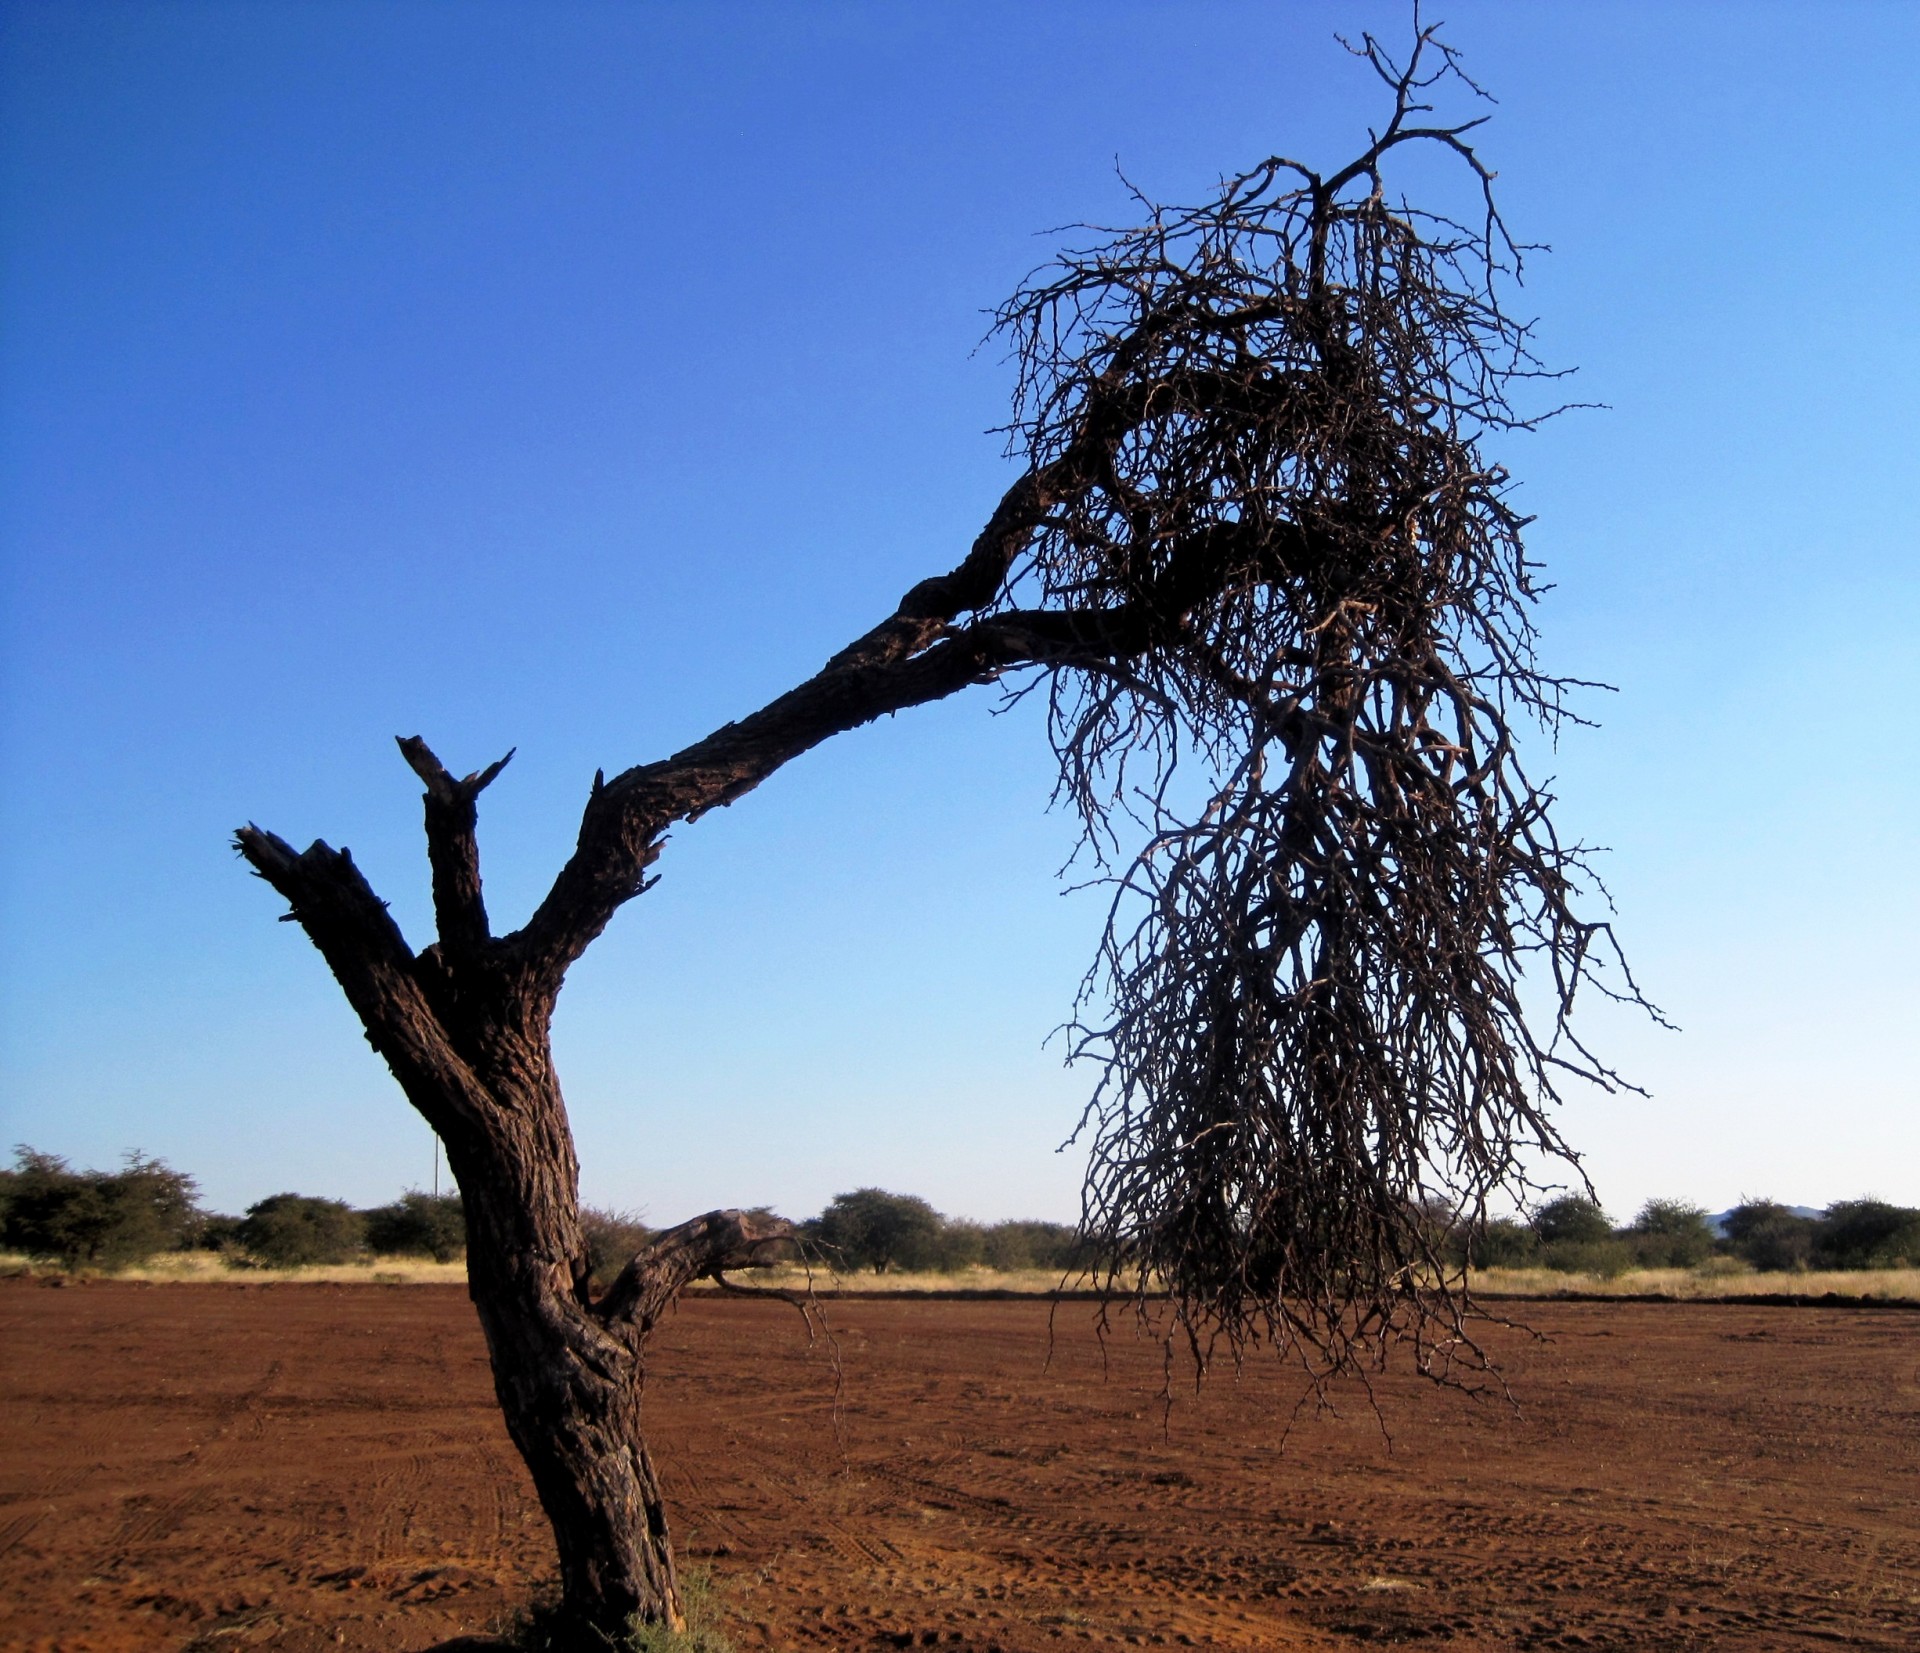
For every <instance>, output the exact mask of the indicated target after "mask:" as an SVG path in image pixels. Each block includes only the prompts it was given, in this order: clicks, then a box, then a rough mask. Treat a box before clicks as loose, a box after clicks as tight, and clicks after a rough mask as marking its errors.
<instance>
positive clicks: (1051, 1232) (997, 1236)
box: [981, 1222, 1093, 1273]
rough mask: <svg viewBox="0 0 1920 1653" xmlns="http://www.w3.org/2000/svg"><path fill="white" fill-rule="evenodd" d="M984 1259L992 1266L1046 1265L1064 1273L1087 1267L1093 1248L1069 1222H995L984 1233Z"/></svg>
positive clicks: (1022, 1266)
mask: <svg viewBox="0 0 1920 1653" xmlns="http://www.w3.org/2000/svg"><path fill="white" fill-rule="evenodd" d="M983 1238H984V1241H985V1244H984V1246H983V1248H982V1251H983V1254H982V1259H981V1260H982V1261H983V1262H985V1263H986V1265H987V1266H988V1267H989V1268H997V1269H1017V1268H1045V1269H1058V1270H1060V1271H1061V1272H1062V1273H1065V1272H1067V1271H1068V1270H1071V1269H1080V1268H1085V1267H1086V1266H1087V1265H1088V1264H1089V1263H1090V1262H1091V1261H1092V1259H1093V1247H1092V1246H1091V1245H1090V1244H1089V1243H1088V1242H1087V1241H1085V1240H1083V1239H1082V1238H1081V1237H1080V1231H1079V1230H1078V1229H1076V1228H1073V1227H1071V1226H1070V1225H1069V1224H1067V1223H1042V1222H1004V1223H995V1224H994V1225H993V1226H992V1227H991V1228H989V1229H987V1230H986V1232H985V1235H984V1236H983Z"/></svg>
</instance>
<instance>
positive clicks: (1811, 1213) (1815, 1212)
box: [1707, 1205, 1823, 1234]
mask: <svg viewBox="0 0 1920 1653" xmlns="http://www.w3.org/2000/svg"><path fill="white" fill-rule="evenodd" d="M1734 1209H1737V1208H1732V1207H1730V1208H1729V1209H1727V1210H1725V1211H1716V1212H1714V1214H1713V1215H1712V1216H1710V1217H1709V1218H1707V1227H1709V1228H1710V1229H1712V1230H1713V1231H1714V1233H1716V1234H1725V1233H1726V1231H1727V1219H1728V1218H1729V1217H1731V1216H1732V1215H1733V1212H1734ZM1786 1209H1787V1210H1788V1211H1790V1212H1792V1213H1793V1215H1794V1216H1796V1217H1805V1218H1806V1219H1807V1220H1808V1221H1809V1222H1811V1221H1812V1220H1813V1219H1814V1218H1815V1217H1818V1216H1820V1215H1821V1214H1822V1210H1823V1208H1822V1207H1820V1206H1817V1205H1790V1206H1788V1207H1787V1208H1786Z"/></svg>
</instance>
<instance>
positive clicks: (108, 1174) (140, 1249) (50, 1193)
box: [4, 1147, 201, 1269]
mask: <svg viewBox="0 0 1920 1653" xmlns="http://www.w3.org/2000/svg"><path fill="white" fill-rule="evenodd" d="M196 1193H197V1190H196V1187H195V1184H194V1180H193V1178H192V1177H190V1176H188V1175H186V1174H185V1173H184V1172H181V1171H176V1170H174V1169H173V1168H172V1167H171V1166H169V1165H168V1164H167V1163H166V1162H165V1161H164V1160H158V1159H152V1158H149V1157H148V1156H147V1155H145V1154H141V1153H131V1154H128V1155H127V1157H126V1162H125V1164H124V1165H123V1166H122V1168H121V1169H120V1170H118V1171H75V1170H72V1169H70V1168H69V1166H68V1165H67V1162H66V1161H65V1160H64V1159H61V1158H59V1157H58V1156H57V1155H54V1154H43V1153H40V1152H38V1151H37V1150H35V1149H32V1148H27V1147H21V1148H17V1149H15V1150H14V1165H13V1170H12V1172H11V1173H10V1174H9V1177H8V1188H7V1202H6V1214H5V1218H4V1243H5V1244H6V1245H7V1246H8V1247H9V1248H10V1249H12V1250H15V1251H23V1252H25V1253H26V1254H27V1255H28V1256H30V1257H39V1258H47V1259H50V1260H54V1261H58V1262H60V1263H63V1264H65V1265H66V1266H67V1267H68V1268H81V1267H91V1268H106V1269H114V1268H125V1267H127V1266H129V1265H130V1264H133V1263H139V1262H144V1261H145V1260H146V1259H147V1258H149V1257H152V1256H154V1255H156V1254H157V1253H160V1252H164V1251H177V1250H179V1249H181V1248H182V1247H184V1246H187V1245H190V1244H192V1242H193V1238H194V1234H195V1232H196V1230H197V1229H198V1227H199V1224H200V1221H201V1214H200V1210H199V1207H198V1204H197V1203H196Z"/></svg>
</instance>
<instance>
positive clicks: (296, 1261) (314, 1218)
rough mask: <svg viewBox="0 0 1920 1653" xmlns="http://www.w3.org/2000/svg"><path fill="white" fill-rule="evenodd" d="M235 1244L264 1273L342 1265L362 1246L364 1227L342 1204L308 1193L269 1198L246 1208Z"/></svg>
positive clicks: (361, 1219) (277, 1195)
mask: <svg viewBox="0 0 1920 1653" xmlns="http://www.w3.org/2000/svg"><path fill="white" fill-rule="evenodd" d="M239 1240H240V1244H241V1245H242V1246H243V1247H245V1249H246V1253H247V1255H248V1256H249V1257H251V1258H252V1259H253V1260H254V1261H255V1262H256V1263H264V1264H266V1265H267V1267H269V1268H303V1267H306V1266H308V1265H310V1264H316V1263H347V1262H351V1261H353V1260H354V1258H356V1257H358V1256H359V1255H360V1254H361V1252H362V1250H363V1249H364V1247H365V1244H366V1222H365V1219H364V1218H363V1217H362V1216H361V1214H360V1213H359V1212H358V1211H355V1210H354V1209H353V1207H352V1206H350V1205H348V1204H347V1202H346V1201H345V1200H325V1199H319V1198H317V1197H316V1196H314V1195H312V1194H271V1195H269V1196H268V1197H267V1198H266V1199H264V1200H261V1201H260V1202H259V1203H258V1204H255V1205H250V1206H248V1207H247V1215H246V1218H245V1219H244V1220H243V1221H242V1222H241V1224H240V1228H239Z"/></svg>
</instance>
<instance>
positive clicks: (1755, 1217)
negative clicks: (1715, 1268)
mask: <svg viewBox="0 0 1920 1653" xmlns="http://www.w3.org/2000/svg"><path fill="white" fill-rule="evenodd" d="M1813 1230H1814V1225H1813V1222H1812V1220H1811V1219H1810V1218H1807V1217H1803V1216H1801V1215H1799V1214H1798V1213H1797V1212H1795V1211H1791V1210H1789V1209H1788V1208H1787V1207H1786V1206H1784V1205H1781V1204H1780V1203H1779V1202H1778V1201H1776V1200H1743V1201H1742V1202H1741V1203H1740V1204H1739V1205H1736V1206H1735V1207H1734V1208H1733V1209H1732V1210H1731V1211H1729V1212H1728V1213H1727V1215H1726V1219H1725V1222H1724V1224H1723V1226H1722V1233H1723V1234H1724V1236H1725V1240H1726V1245H1727V1249H1728V1250H1730V1251H1731V1252H1732V1253H1733V1254H1734V1256H1736V1257H1738V1258H1740V1259H1741V1260H1742V1261H1744V1262H1747V1263H1751V1264H1752V1265H1753V1266H1754V1267H1755V1268H1758V1269H1768V1270H1779V1271H1785V1270H1791V1269H1801V1268H1805V1267H1806V1266H1807V1262H1808V1260H1809V1258H1810V1257H1811V1255H1812V1252H1813Z"/></svg>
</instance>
